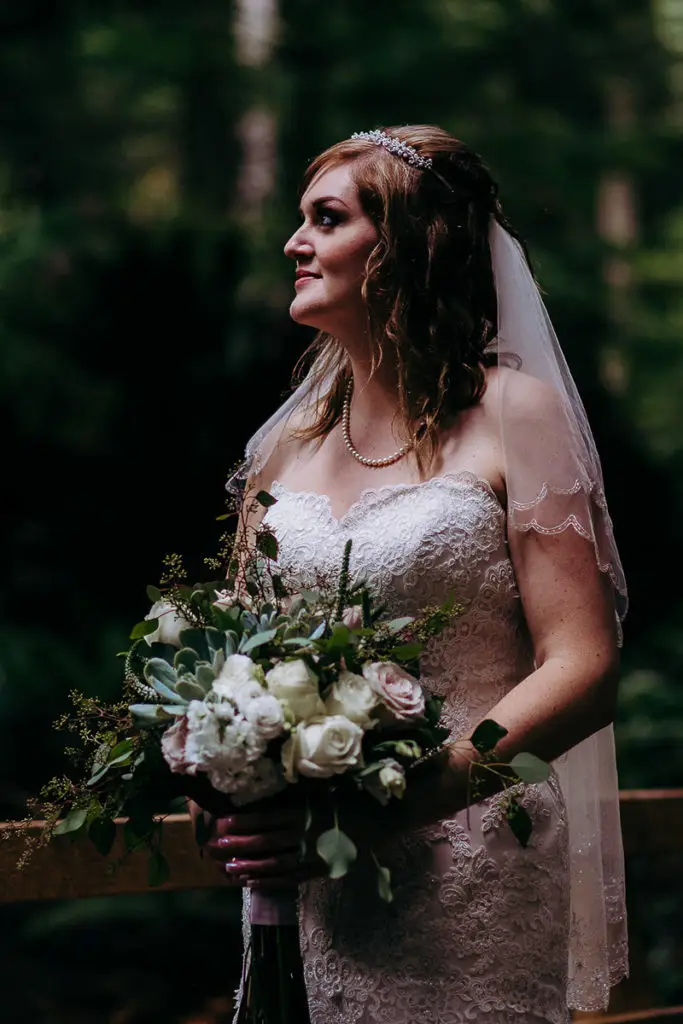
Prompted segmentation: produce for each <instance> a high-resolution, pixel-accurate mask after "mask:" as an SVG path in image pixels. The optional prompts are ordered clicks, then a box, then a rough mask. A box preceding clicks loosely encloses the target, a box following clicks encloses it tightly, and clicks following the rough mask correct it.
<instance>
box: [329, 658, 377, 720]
mask: <svg viewBox="0 0 683 1024" xmlns="http://www.w3.org/2000/svg"><path fill="white" fill-rule="evenodd" d="M377 701H378V697H377V694H376V693H375V692H374V691H373V689H372V687H371V686H370V684H369V683H368V681H367V680H366V679H364V678H363V676H358V675H356V674H355V673H354V672H348V671H344V672H340V674H339V677H338V678H337V679H335V681H334V682H333V683H332V686H331V687H330V690H329V692H328V694H327V697H326V698H325V710H326V711H327V713H328V714H329V715H346V717H347V718H350V719H351V721H352V722H357V723H358V724H359V725H364V726H365V727H366V728H368V727H369V725H370V721H369V717H368V716H369V714H370V712H371V711H372V709H373V708H374V707H375V705H376V704H377Z"/></svg>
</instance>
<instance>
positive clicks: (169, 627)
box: [145, 601, 190, 647]
mask: <svg viewBox="0 0 683 1024" xmlns="http://www.w3.org/2000/svg"><path fill="white" fill-rule="evenodd" d="M145 619H158V620H159V625H158V626H157V628H156V629H155V630H154V632H153V633H148V634H147V636H146V637H145V640H146V641H147V643H148V644H153V643H159V644H172V645H173V647H180V634H181V632H182V630H183V629H189V627H190V623H189V622H188V621H187V619H186V618H184V617H183V616H182V615H179V614H178V610H177V608H174V606H173V605H172V604H171V603H170V601H155V602H154V604H153V605H152V607H151V608H150V610H149V611H148V613H147V614H146V615H145Z"/></svg>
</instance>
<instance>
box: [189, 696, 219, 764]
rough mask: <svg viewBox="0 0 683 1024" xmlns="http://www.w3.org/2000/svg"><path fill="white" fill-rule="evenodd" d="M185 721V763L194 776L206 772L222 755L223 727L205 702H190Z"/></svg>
mask: <svg viewBox="0 0 683 1024" xmlns="http://www.w3.org/2000/svg"><path fill="white" fill-rule="evenodd" d="M185 721H186V722H187V737H186V739H185V761H186V763H187V766H188V767H187V772H188V774H189V775H194V774H195V772H197V771H200V770H201V771H205V770H206V769H207V768H208V767H209V766H210V765H211V761H212V760H213V758H214V757H216V756H217V755H218V754H219V753H220V749H221V727H220V724H219V721H218V719H217V717H216V715H215V713H214V710H213V708H212V707H211V705H209V704H207V703H206V702H205V701H203V700H191V701H190V703H189V704H188V706H187V712H186V715H185Z"/></svg>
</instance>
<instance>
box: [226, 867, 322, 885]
mask: <svg viewBox="0 0 683 1024" xmlns="http://www.w3.org/2000/svg"><path fill="white" fill-rule="evenodd" d="M326 874H327V870H326V868H325V867H324V865H323V866H321V867H318V866H317V865H316V864H305V865H302V866H301V867H300V868H295V869H294V871H291V872H290V873H289V874H287V875H270V876H268V877H263V878H250V879H248V880H247V882H246V887H247V889H251V890H254V889H257V890H263V889H291V888H292V887H293V886H296V885H298V884H299V883H300V882H308V881H310V880H311V879H312V878H319V877H320V875H326Z"/></svg>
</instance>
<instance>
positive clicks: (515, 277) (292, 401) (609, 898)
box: [227, 217, 628, 1010]
mask: <svg viewBox="0 0 683 1024" xmlns="http://www.w3.org/2000/svg"><path fill="white" fill-rule="evenodd" d="M489 241H490V247H491V257H492V264H493V270H494V276H495V281H496V291H497V298H498V333H497V337H496V339H495V341H494V342H493V343H492V345H491V348H490V352H491V354H495V355H497V362H498V365H499V366H501V367H505V372H504V373H503V374H501V377H500V386H499V389H498V393H499V416H500V436H501V441H502V447H503V452H504V459H505V482H506V488H507V496H508V501H507V529H508V532H509V531H511V530H521V531H528V530H534V531H538V532H540V533H546V534H559V533H562V532H563V531H565V530H567V529H573V530H575V531H576V532H577V533H579V534H580V535H581V536H583V537H585V538H586V540H587V542H588V543H590V544H591V545H592V547H593V550H594V552H595V558H596V562H597V565H598V566H599V568H600V571H601V572H603V573H605V574H606V575H607V577H608V578H609V580H610V582H611V588H612V594H613V599H614V610H615V616H616V617H617V620H618V621H619V622H620V621H621V619H622V618H623V616H624V614H625V612H626V606H627V595H626V583H625V579H624V573H623V569H622V566H621V562H620V559H619V554H618V551H617V548H616V543H615V540H614V535H613V530H612V522H611V519H610V516H609V512H608V509H607V503H606V500H605V494H604V485H603V479H602V471H601V467H600V459H599V456H598V453H597V450H596V447H595V442H594V439H593V435H592V432H591V429H590V426H589V424H588V420H587V417H586V413H585V410H584V407H583V404H582V402H581V399H580V397H579V394H578V391H577V389H576V386H575V384H574V381H573V379H572V377H571V374H570V372H569V368H568V366H567V363H566V360H565V358H564V355H563V354H562V351H561V349H560V346H559V344H558V341H557V337H556V335H555V331H554V329H553V326H552V323H551V321H550V317H549V316H548V313H547V310H546V308H545V305H544V303H543V300H542V298H541V295H540V292H539V290H538V287H537V285H536V282H535V280H534V278H533V275H532V273H531V271H530V269H529V266H528V264H527V261H526V258H525V256H524V253H523V250H522V248H521V246H520V245H519V243H518V242H517V241H516V240H515V239H513V238H512V236H511V235H510V234H509V233H508V232H507V231H506V230H505V229H504V228H503V227H501V225H500V224H499V223H498V222H497V220H495V218H493V217H492V219H491V228H490V235H489ZM330 384H331V381H330V380H328V381H323V382H322V384H319V385H314V384H313V382H312V379H311V375H310V374H309V376H308V377H307V378H306V379H305V380H304V381H303V383H302V384H300V385H299V387H298V388H297V389H296V390H295V391H294V392H293V393H292V394H291V395H290V396H289V398H288V399H287V400H286V401H285V402H284V403H283V404H282V405H281V406H280V408H279V409H277V410H276V412H275V413H274V414H273V415H272V416H271V417H270V419H268V420H267V421H266V422H265V423H264V424H263V425H262V426H261V427H260V428H259V430H258V431H257V432H256V433H255V434H254V435H253V437H252V438H251V439H250V440H249V442H248V444H247V447H246V453H245V460H244V462H243V463H242V465H241V466H240V468H239V469H238V471H237V472H236V473H235V474H234V475H233V476H232V477H231V478H230V480H229V481H228V484H227V487H228V489H229V490H232V491H235V493H239V492H240V491H241V488H242V486H243V484H244V481H245V480H246V479H247V477H248V476H250V475H253V474H255V473H257V472H260V471H261V470H262V469H263V468H264V466H265V464H266V463H267V461H268V459H269V457H270V455H271V454H272V452H273V450H274V449H275V446H276V445H277V442H278V440H279V438H280V437H281V436H282V434H283V432H284V430H285V429H286V427H287V424H288V423H289V422H290V421H291V417H292V416H294V415H296V419H297V422H298V423H301V422H302V420H304V421H305V420H306V415H307V413H309V412H311V411H312V410H313V409H314V408H315V406H316V404H317V402H318V401H319V399H320V397H321V396H322V395H324V394H325V392H326V390H327V388H328V387H329V386H330ZM619 635H620V633H619ZM555 768H556V770H557V773H558V776H559V779H560V784H561V786H562V790H563V794H564V797H565V801H566V805H567V817H568V824H569V846H570V850H569V856H570V878H571V893H570V908H571V910H570V912H571V933H570V943H569V971H568V978H569V986H568V992H567V1002H568V1005H569V1006H570V1007H572V1008H575V1009H581V1010H598V1009H603V1008H606V1007H607V1002H608V999H609V990H610V987H611V986H612V985H615V984H616V983H617V982H618V981H620V980H621V978H623V977H625V976H626V975H627V974H628V941H627V928H626V906H625V889H624V858H623V848H622V838H621V826H620V819H619V792H618V781H617V771H616V758H615V749H614V732H613V728H612V726H609V727H607V728H605V729H602V730H601V731H600V732H598V733H596V734H594V735H593V736H591V737H589V738H588V739H586V740H584V741H583V742H581V743H579V744H578V745H577V746H576V747H574V748H573V749H572V750H570V751H568V752H567V753H566V754H564V755H563V756H562V757H560V758H559V759H558V760H557V761H556V762H555Z"/></svg>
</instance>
